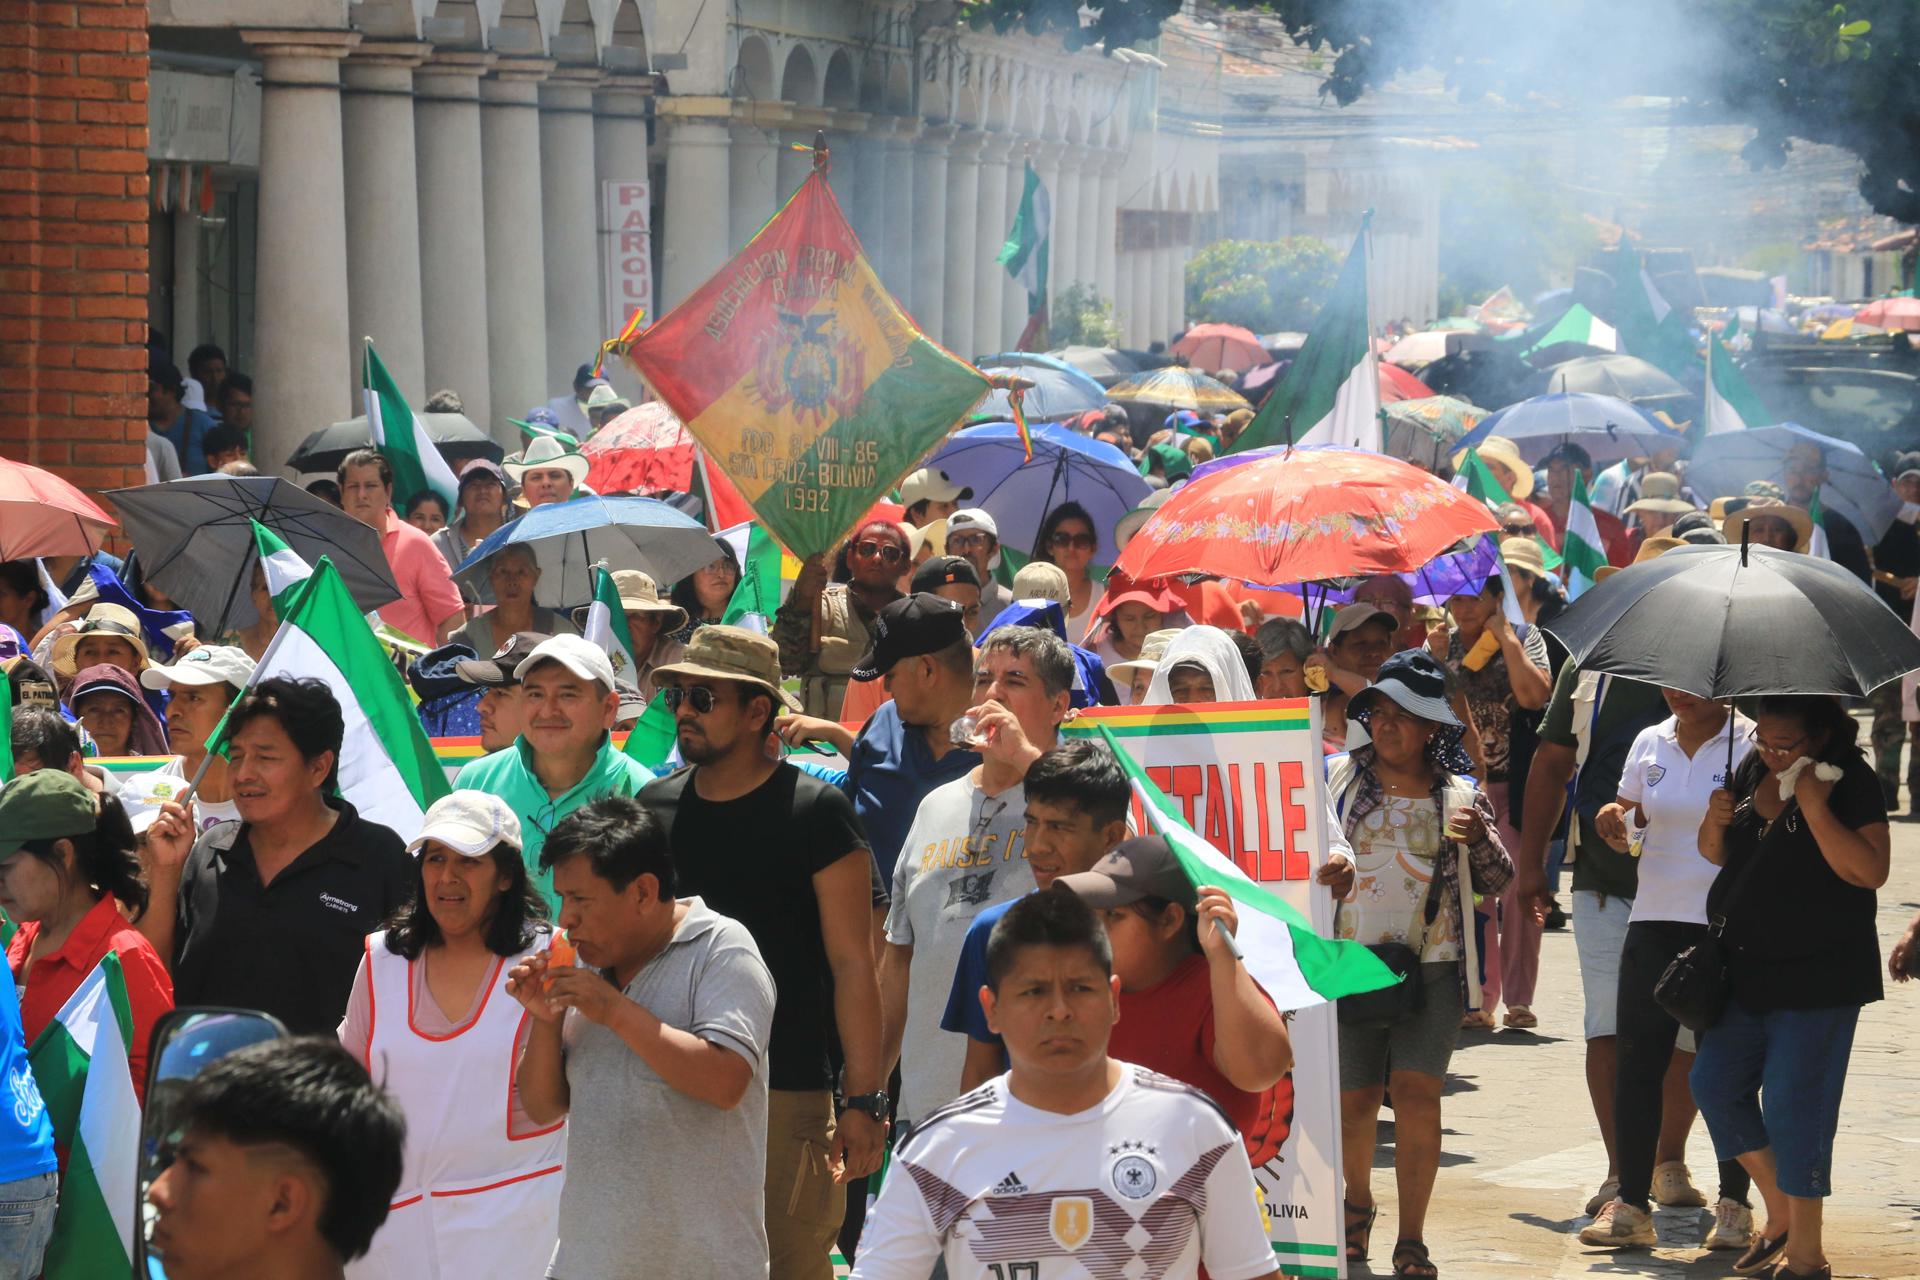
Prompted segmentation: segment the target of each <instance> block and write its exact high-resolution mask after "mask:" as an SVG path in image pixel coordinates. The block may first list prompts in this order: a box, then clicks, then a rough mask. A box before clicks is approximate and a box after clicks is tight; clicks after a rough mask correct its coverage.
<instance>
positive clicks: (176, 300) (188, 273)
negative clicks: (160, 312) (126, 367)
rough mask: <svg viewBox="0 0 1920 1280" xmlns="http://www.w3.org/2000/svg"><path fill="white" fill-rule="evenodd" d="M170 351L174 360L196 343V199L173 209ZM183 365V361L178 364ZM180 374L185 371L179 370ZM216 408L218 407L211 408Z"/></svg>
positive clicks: (198, 222) (198, 328)
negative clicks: (171, 343) (171, 345)
mask: <svg viewBox="0 0 1920 1280" xmlns="http://www.w3.org/2000/svg"><path fill="white" fill-rule="evenodd" d="M171 332H172V334H173V349H174V352H175V354H176V357H179V356H183V355H184V353H186V352H188V351H191V350H193V349H194V347H196V346H198V345H199V342H200V209H199V202H198V201H197V200H178V201H176V202H175V203H174V206H173V319H172V323H171ZM182 363H183V365H184V360H183V361H182ZM181 372H182V373H185V372H186V369H185V368H184V367H183V368H182V369H181ZM214 407H215V408H218V407H219V406H217V405H216V406H214Z"/></svg>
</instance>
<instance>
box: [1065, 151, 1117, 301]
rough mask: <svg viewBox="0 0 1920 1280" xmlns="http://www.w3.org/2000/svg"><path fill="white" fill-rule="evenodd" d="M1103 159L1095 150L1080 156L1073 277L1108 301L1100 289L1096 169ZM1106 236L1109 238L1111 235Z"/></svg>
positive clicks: (1110, 233)
mask: <svg viewBox="0 0 1920 1280" xmlns="http://www.w3.org/2000/svg"><path fill="white" fill-rule="evenodd" d="M1105 159H1106V157H1104V156H1103V155H1101V154H1100V153H1099V152H1098V151H1083V152H1081V154H1080V220H1079V223H1078V226H1079V228H1080V236H1079V240H1078V243H1076V244H1075V246H1074V251H1073V261H1074V268H1073V277H1074V279H1076V280H1082V281H1085V282H1086V283H1087V284H1089V285H1092V286H1093V287H1094V288H1095V289H1096V290H1098V291H1099V292H1100V294H1101V295H1102V296H1103V297H1108V298H1111V297H1112V296H1113V295H1112V294H1110V293H1108V292H1107V291H1106V290H1104V289H1100V237H1101V224H1100V167H1101V164H1102V163H1103V162H1104V160H1105ZM1107 235H1108V237H1109V238H1111V236H1112V232H1111V231H1109V232H1107Z"/></svg>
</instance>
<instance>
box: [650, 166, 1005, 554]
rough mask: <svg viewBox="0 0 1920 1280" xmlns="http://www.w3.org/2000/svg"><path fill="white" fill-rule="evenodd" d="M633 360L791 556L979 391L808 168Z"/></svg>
mask: <svg viewBox="0 0 1920 1280" xmlns="http://www.w3.org/2000/svg"><path fill="white" fill-rule="evenodd" d="M627 359H628V361H629V362H630V363H631V364H632V365H633V367H634V369H635V370H637V371H638V372H639V374H640V376H641V377H643V378H645V379H646V380H647V383H648V384H649V385H650V386H651V387H652V388H653V390H654V392H655V393H656V394H658V395H659V397H660V398H661V399H662V400H664V401H666V402H667V406H668V407H669V408H671V409H672V410H673V411H674V413H675V414H677V415H678V416H679V418H680V420H681V421H682V422H683V423H685V424H686V427H687V430H688V431H689V432H691V433H692V434H693V437H694V438H695V439H696V440H698V441H699V442H700V443H701V445H702V446H703V447H704V448H705V449H706V451H707V457H708V461H709V465H710V466H714V467H718V468H720V469H721V470H722V471H724V472H725V473H726V475H727V478H728V479H730V480H732V481H733V483H734V486H735V487H736V488H738V489H739V491H740V494H741V496H742V497H744V498H745V499H746V500H747V501H748V503H750V504H751V505H752V507H753V509H754V512H755V514H756V515H758V516H759V518H760V519H761V520H762V521H764V522H765V524H766V526H767V527H768V528H769V529H770V530H771V531H772V532H773V534H774V535H775V536H776V537H777V538H779V540H780V541H781V542H782V543H783V544H785V546H786V547H787V549H788V550H790V551H792V552H793V553H794V554H795V555H796V556H800V557H802V558H805V557H806V556H810V555H812V554H813V553H815V552H818V551H825V550H827V549H828V548H829V547H831V546H832V545H833V543H834V542H835V541H836V540H837V539H838V538H839V537H840V536H841V535H843V534H845V533H846V532H847V531H848V530H849V529H851V528H852V527H853V525H854V523H855V522H856V521H857V520H858V519H859V518H860V516H861V515H862V514H863V513H865V512H866V510H867V508H869V507H870V506H872V505H873V502H874V500H875V499H876V498H878V497H879V496H880V495H881V494H883V493H885V492H887V491H889V490H891V489H892V488H893V487H894V485H896V484H898V483H899V481H900V480H901V479H902V478H903V477H905V475H906V474H907V472H909V471H911V470H913V468H914V467H916V466H918V465H919V463H920V459H921V457H922V455H924V454H925V453H926V452H927V451H928V450H929V449H931V448H932V447H933V446H934V444H935V443H937V442H938V441H939V440H940V438H941V437H942V436H944V435H946V434H947V432H948V431H950V430H952V429H953V427H954V426H955V425H956V424H958V423H959V422H960V420H961V419H962V418H963V417H964V416H965V415H966V414H967V412H968V411H969V410H970V409H972V408H973V407H974V405H976V404H978V403H979V402H980V400H981V399H982V398H983V397H984V396H985V395H986V393H987V389H988V387H987V379H986V377H985V376H984V375H983V374H981V372H980V371H979V370H978V369H975V368H974V367H973V366H972V365H970V364H968V363H966V361H964V360H961V359H959V358H958V357H957V356H954V355H952V354H951V353H949V352H947V351H945V350H943V349H942V348H941V347H939V346H938V345H937V344H935V343H934V342H932V341H930V340H929V339H928V338H927V337H926V336H925V335H924V334H922V333H921V332H920V331H919V329H918V328H916V327H915V325H914V323H913V320H912V318H911V317H909V316H908V315H907V314H906V313H905V312H904V311H902V310H901V309H900V306H899V304H898V303H896V302H895V301H894V300H893V298H892V297H891V296H889V295H888V293H887V291H886V289H884V288H883V287H882V286H881V284H880V279H879V277H878V276H876V275H875V274H874V271H873V267H872V266H871V265H870V264H869V263H868V262H867V259H866V256H865V255H864V254H863V253H862V252H861V251H860V242H859V240H858V238H856V237H855V236H854V234H853V229H852V228H851V227H849V226H848V225H847V220H846V218H845V216H843V215H842V214H841V212H840V205H839V203H838V202H837V201H836V200H835V199H834V197H833V192H832V191H831V190H830V189H829V188H828V186H827V183H826V179H825V177H824V176H823V175H822V174H821V173H820V172H819V171H817V170H816V171H815V172H814V173H812V174H810V175H809V176H808V178H807V180H806V181H805V182H804V183H802V184H801V186H800V189H799V190H798V191H796V192H795V193H794V194H793V197H792V198H791V199H790V200H788V201H787V203H786V204H785V205H784V206H782V207H781V209H780V211H779V212H778V213H776V214H775V215H774V216H773V218H772V219H771V220H770V221H769V222H768V223H767V224H766V226H764V227H762V228H761V229H760V233H759V234H758V235H756V236H754V238H753V239H752V240H751V241H749V242H748V244H747V247H746V248H745V249H743V250H741V251H740V253H739V255H738V256H736V257H735V258H734V259H733V260H732V261H731V262H729V263H728V264H727V265H726V266H725V267H722V268H721V269H720V272H719V274H717V275H715V276H714V277H713V278H712V279H711V280H709V281H707V282H706V284H704V285H702V286H701V287H700V288H699V289H697V290H695V291H694V292H693V294H692V295H691V296H689V297H688V298H687V299H686V300H685V301H683V302H682V303H680V305H679V306H677V307H675V308H674V309H673V310H672V311H671V312H669V313H668V314H667V315H665V316H663V317H661V319H660V320H659V322H658V323H656V324H655V325H654V326H653V327H652V328H650V329H648V330H647V331H646V332H644V333H642V334H641V335H640V337H639V338H638V339H637V340H635V341H634V343H633V345H632V346H631V347H630V348H629V349H628V352H627Z"/></svg>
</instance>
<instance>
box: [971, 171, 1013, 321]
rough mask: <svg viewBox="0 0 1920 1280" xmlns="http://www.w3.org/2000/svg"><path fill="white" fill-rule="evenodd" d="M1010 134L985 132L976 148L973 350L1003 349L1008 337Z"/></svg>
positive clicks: (1010, 224) (1010, 223)
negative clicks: (1004, 261)
mask: <svg viewBox="0 0 1920 1280" xmlns="http://www.w3.org/2000/svg"><path fill="white" fill-rule="evenodd" d="M1013 143H1014V138H1013V135H1011V134H1007V133H989V134H987V135H985V141H984V144H983V145H982V147H981V149H980V198H979V199H978V200H976V201H975V202H974V210H975V213H974V219H975V227H974V232H975V234H974V241H973V242H974V255H973V348H974V349H973V354H975V355H990V354H992V353H993V352H996V351H1003V350H1005V349H1006V345H1007V343H1008V342H1009V341H1011V339H1012V335H1011V334H1008V333H1006V332H1004V329H1005V323H1004V321H1005V317H1004V314H1003V303H1002V297H1003V295H1004V294H1005V292H1006V290H1007V287H1008V286H1009V284H1010V283H1011V281H1010V280H1009V278H1008V276H1007V269H1006V268H1005V267H1003V266H1001V265H1000V262H999V257H1000V249H1001V247H1002V246H1003V245H1005V244H1006V242H1007V228H1008V227H1010V226H1012V225H1013V223H1012V222H1011V221H1009V220H1008V219H1007V217H1006V210H1007V154H1008V152H1009V151H1010V150H1011V149H1012V147H1013Z"/></svg>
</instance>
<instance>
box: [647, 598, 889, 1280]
mask: <svg viewBox="0 0 1920 1280" xmlns="http://www.w3.org/2000/svg"><path fill="white" fill-rule="evenodd" d="M655 674H656V675H657V677H658V678H659V679H660V680H662V681H664V682H665V684H666V690H665V692H666V702H667V709H668V710H669V711H671V712H672V713H673V715H674V718H675V723H676V726H677V741H678V746H679V750H680V756H681V758H682V759H683V760H685V761H687V762H688V764H689V765H690V766H691V767H689V768H685V769H680V770H678V771H676V772H674V773H672V774H669V775H668V776H666V777H664V778H661V779H658V780H657V781H654V782H652V783H649V784H648V785H647V786H646V787H645V788H644V789H643V790H642V791H641V793H640V801H641V803H642V804H643V805H645V807H646V808H647V809H648V810H649V811H650V812H651V813H652V814H653V816H654V817H655V818H656V819H657V820H658V822H659V824H660V826H661V827H662V828H663V829H664V830H665V831H666V833H667V838H668V841H669V843H670V845H671V848H672V858H673V865H674V870H675V875H676V877H677V879H678V883H679V885H680V888H681V889H682V890H684V891H686V892H687V893H689V894H691V895H693V896H696V897H698V898H700V899H701V900H702V901H703V902H705V903H706V904H707V905H708V906H709V907H711V908H712V909H713V910H715V911H718V912H719V913H720V914H721V915H724V916H727V917H729V918H731V919H734V920H737V921H739V922H740V923H741V924H742V925H744V926H746V929H747V932H748V933H749V934H751V935H752V937H753V941H754V943H755V944H756V945H757V946H758V947H759V950H760V954H761V956H762V957H763V958H764V959H765V960H766V963H767V968H768V969H769V970H770V971H771V972H772V973H774V974H775V975H776V982H777V983H778V984H779V992H780V995H779V999H778V1001H777V1002H776V1003H775V1005H774V1010H773V1022H772V1029H771V1031H770V1032H769V1035H768V1040H767V1046H768V1048H767V1055H768V1069H767V1146H766V1160H765V1174H766V1177H765V1206H766V1237H767V1247H768V1256H769V1266H770V1268H771V1271H772V1273H773V1274H775V1275H779V1276H792V1277H795V1278H796V1280H829V1277H830V1276H831V1275H832V1266H831V1263H830V1261H829V1259H828V1253H829V1250H831V1249H832V1247H833V1243H834V1240H835V1238H836V1237H837V1236H838V1234H839V1231H840V1226H841V1222H842V1219H843V1218H844V1217H845V1214H846V1186H845V1184H846V1182H847V1181H849V1180H851V1179H853V1178H858V1177H864V1176H865V1175H867V1174H870V1173H872V1172H873V1171H874V1170H875V1169H876V1168H878V1167H879V1164H880V1157H881V1151H882V1148H883V1145H884V1142H885V1134H886V1128H887V1116H888V1114H889V1103H890V1099H889V1098H888V1097H887V1092H886V1072H885V1070H884V1067H883V1064H882V1062H881V1056H882V1055H881V1022H880V995H879V986H878V981H877V979H876V977H875V965H874V948H873V924H872V919H871V912H872V909H873V895H872V892H871V888H872V881H873V875H874V872H873V855H872V853H871V852H870V850H869V847H868V843H867V837H866V833H865V832H864V831H863V830H862V829H861V827H860V819H859V818H858V817H857V816H856V815H855V813H854V810H853V805H852V803H851V802H850V801H849V800H848V799H847V797H846V795H845V794H844V793H843V792H841V791H840V790H838V789H837V788H835V787H833V786H831V785H829V784H828V783H826V782H824V781H822V780H821V779H819V778H817V777H815V776H813V775H812V774H809V773H803V772H802V771H801V770H799V769H797V768H795V767H794V766H793V765H791V764H789V763H786V762H785V761H783V760H780V759H779V758H777V757H776V756H772V755H770V754H769V753H768V750H767V746H768V742H769V739H770V738H771V737H772V736H773V731H774V722H775V719H776V717H777V716H778V714H779V712H780V711H782V710H790V709H792V699H791V695H789V694H787V693H786V692H785V691H784V690H783V689H782V688H781V684H780V681H781V673H780V650H779V649H778V648H777V647H776V646H775V644H774V642H773V641H772V640H771V639H769V638H767V637H765V636H760V635H755V634H754V633H752V632H750V631H747V630H744V629H742V628H740V627H729V626H714V625H709V626H704V627H701V628H700V629H699V630H697V631H695V632H694V633H693V638H692V639H691V640H689V641H688V643H687V649H686V653H685V654H684V656H683V657H682V658H681V659H680V660H679V661H677V662H674V663H672V664H670V665H667V666H663V667H660V668H659V669H658V670H657V671H656V673H655ZM836 1035H837V1038H838V1043H839V1046H840V1051H841V1053H842V1054H843V1055H844V1063H845V1066H844V1068H843V1069H842V1071H841V1073H840V1077H839V1081H838V1089H837V1093H838V1098H839V1104H838V1114H837V1115H836V1114H835V1112H836V1103H835V1096H836V1089H835V1078H834V1072H833V1069H832V1067H831V1065H830V1058H831V1056H832V1050H831V1046H832V1044H833V1042H834V1040H835V1038H836Z"/></svg>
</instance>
